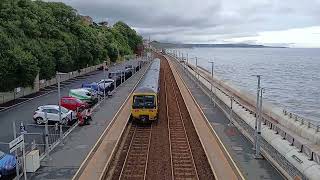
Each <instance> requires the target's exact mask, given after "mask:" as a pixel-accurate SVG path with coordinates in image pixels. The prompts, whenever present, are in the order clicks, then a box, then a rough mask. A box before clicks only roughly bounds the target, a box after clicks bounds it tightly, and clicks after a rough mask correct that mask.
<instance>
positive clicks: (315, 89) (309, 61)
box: [176, 48, 320, 124]
mask: <svg viewBox="0 0 320 180" xmlns="http://www.w3.org/2000/svg"><path fill="white" fill-rule="evenodd" d="M176 50H178V51H179V52H181V53H183V55H184V57H186V55H187V54H188V57H189V62H190V63H193V64H195V57H197V59H198V65H199V66H201V67H203V68H206V69H207V70H208V71H210V72H211V64H210V63H209V61H213V62H214V73H215V74H216V75H217V76H219V77H220V78H222V79H223V80H226V81H231V82H232V84H234V85H236V86H238V87H239V88H242V89H245V90H247V91H249V92H251V93H252V94H254V95H255V93H256V89H257V77H256V76H255V75H262V76H261V86H262V87H263V88H265V92H264V94H263V98H264V100H265V101H268V102H270V103H272V104H275V105H276V106H278V107H281V108H283V109H286V110H287V111H289V112H292V113H294V114H296V115H299V116H300V117H303V118H306V119H309V120H312V121H315V122H316V123H317V124H319V123H320V49H316V48H310V49H302V48H188V49H186V48H183V49H176Z"/></svg>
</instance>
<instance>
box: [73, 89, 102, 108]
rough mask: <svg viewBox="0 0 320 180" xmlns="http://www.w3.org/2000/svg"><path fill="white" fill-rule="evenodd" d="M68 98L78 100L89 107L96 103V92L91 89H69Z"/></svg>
mask: <svg viewBox="0 0 320 180" xmlns="http://www.w3.org/2000/svg"><path fill="white" fill-rule="evenodd" d="M69 96H70V97H75V98H77V99H80V100H81V101H84V102H86V103H88V104H89V105H92V104H95V103H96V102H97V101H98V96H97V92H95V91H94V90H93V89H91V88H79V89H70V91H69Z"/></svg>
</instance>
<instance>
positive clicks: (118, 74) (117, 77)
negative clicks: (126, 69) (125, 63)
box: [108, 70, 123, 81]
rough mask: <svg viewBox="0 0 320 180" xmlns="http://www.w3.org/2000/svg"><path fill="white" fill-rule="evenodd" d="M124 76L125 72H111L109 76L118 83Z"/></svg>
mask: <svg viewBox="0 0 320 180" xmlns="http://www.w3.org/2000/svg"><path fill="white" fill-rule="evenodd" d="M122 76H123V71H121V70H118V71H113V72H109V74H108V78H109V79H114V80H116V81H118V80H121V77H122Z"/></svg>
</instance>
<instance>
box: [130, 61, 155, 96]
mask: <svg viewBox="0 0 320 180" xmlns="http://www.w3.org/2000/svg"><path fill="white" fill-rule="evenodd" d="M159 76H160V59H158V58H156V59H154V60H153V61H152V64H151V65H150V67H149V69H148V70H147V72H146V74H145V75H144V77H143V78H142V80H141V81H140V83H139V84H138V87H137V88H136V90H135V91H134V92H135V93H158V87H159Z"/></svg>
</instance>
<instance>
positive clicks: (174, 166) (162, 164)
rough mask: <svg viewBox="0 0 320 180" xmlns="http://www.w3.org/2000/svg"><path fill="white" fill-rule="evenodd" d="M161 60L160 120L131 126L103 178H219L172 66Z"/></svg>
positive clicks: (142, 179) (131, 124)
mask: <svg viewBox="0 0 320 180" xmlns="http://www.w3.org/2000/svg"><path fill="white" fill-rule="evenodd" d="M160 58H162V61H161V69H162V72H161V77H160V84H161V85H160V86H161V87H160V94H159V100H160V102H159V104H160V106H159V119H158V121H157V122H155V123H152V124H149V125H146V124H145V125H143V124H139V123H130V124H129V126H128V127H127V128H128V129H127V132H128V133H127V135H125V134H126V133H125V134H124V136H123V139H122V140H121V141H122V142H123V143H120V144H123V145H120V146H119V147H118V150H117V155H115V156H114V157H113V160H112V162H111V163H110V166H108V167H107V168H106V171H105V172H103V173H104V174H106V176H104V178H103V179H139V180H144V179H172V180H173V179H196V180H198V179H215V177H214V175H213V172H212V170H211V168H210V165H209V162H208V160H207V158H206V154H205V152H204V150H203V148H202V145H201V143H200V140H199V137H198V136H197V133H196V130H195V128H194V126H193V124H192V121H191V118H190V115H189V112H188V110H187V108H186V106H185V105H184V101H183V99H182V97H181V94H180V91H179V88H178V85H177V84H176V82H175V78H174V75H173V72H172V71H171V68H170V66H169V63H168V62H167V60H166V59H165V58H163V57H160Z"/></svg>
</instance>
